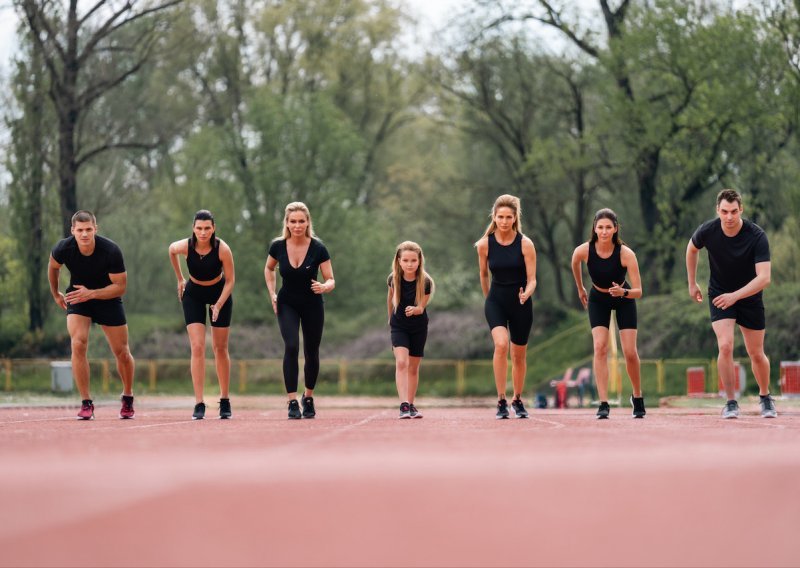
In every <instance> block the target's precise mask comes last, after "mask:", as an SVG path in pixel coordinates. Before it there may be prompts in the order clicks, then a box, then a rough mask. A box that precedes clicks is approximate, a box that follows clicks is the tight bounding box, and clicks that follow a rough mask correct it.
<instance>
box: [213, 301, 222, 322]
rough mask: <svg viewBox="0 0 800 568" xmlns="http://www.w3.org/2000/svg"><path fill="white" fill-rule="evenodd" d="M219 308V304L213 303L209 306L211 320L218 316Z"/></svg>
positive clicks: (215, 319)
mask: <svg viewBox="0 0 800 568" xmlns="http://www.w3.org/2000/svg"><path fill="white" fill-rule="evenodd" d="M219 310H220V307H219V304H214V305H213V306H211V321H217V318H218V317H219Z"/></svg>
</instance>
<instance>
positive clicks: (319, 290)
mask: <svg viewBox="0 0 800 568" xmlns="http://www.w3.org/2000/svg"><path fill="white" fill-rule="evenodd" d="M319 270H320V272H322V279H323V280H325V282H324V283H321V282H317V281H316V280H312V281H311V291H312V292H314V293H315V294H327V293H329V292H333V289H334V288H336V281H335V280H334V279H333V265H331V261H330V260H326V261H325V262H323V263H322V264H320V265H319Z"/></svg>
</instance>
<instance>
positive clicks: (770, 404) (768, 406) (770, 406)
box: [761, 396, 775, 410]
mask: <svg viewBox="0 0 800 568" xmlns="http://www.w3.org/2000/svg"><path fill="white" fill-rule="evenodd" d="M761 404H762V405H763V406H764V410H775V400H774V399H773V398H772V397H771V396H768V397H767V398H762V399H761Z"/></svg>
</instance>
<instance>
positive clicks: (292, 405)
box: [289, 400, 303, 420]
mask: <svg viewBox="0 0 800 568" xmlns="http://www.w3.org/2000/svg"><path fill="white" fill-rule="evenodd" d="M302 416H303V415H302V414H300V403H299V402H297V401H296V400H290V401H289V420H300V418H302Z"/></svg>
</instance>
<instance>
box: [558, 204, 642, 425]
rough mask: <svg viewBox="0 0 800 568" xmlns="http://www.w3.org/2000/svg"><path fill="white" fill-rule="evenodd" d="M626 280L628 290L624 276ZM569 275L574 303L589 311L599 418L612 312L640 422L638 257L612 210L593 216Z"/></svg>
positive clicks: (604, 401)
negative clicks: (625, 240)
mask: <svg viewBox="0 0 800 568" xmlns="http://www.w3.org/2000/svg"><path fill="white" fill-rule="evenodd" d="M581 262H585V263H586V265H587V267H588V269H589V276H590V277H591V279H592V288H591V290H590V291H589V295H588V296H587V294H586V289H585V288H584V287H583V274H582V273H581ZM626 273H627V274H629V275H630V280H631V282H630V284H628V283H627V282H626V281H625V274H626ZM572 275H573V276H574V278H575V285H576V286H577V287H578V297H579V298H580V300H581V304H583V307H584V308H588V310H589V323H590V325H591V326H592V339H593V341H594V376H595V381H596V383H597V392H598V395H599V396H600V407H599V408H598V409H597V418H608V416H609V413H610V411H611V409H610V407H609V405H608V340H609V328H610V325H611V312H612V311H616V313H617V327H619V337H620V343H622V351H623V353H624V355H625V368H626V370H627V371H628V377H630V379H631V385H632V386H633V395H632V396H631V404H632V405H633V417H634V418H644V415H645V408H644V398H643V397H642V381H641V375H640V371H639V353H638V351H637V350H636V333H637V331H636V328H637V320H636V302H635V301H634V300H635V299H636V298H641V297H642V281H641V278H640V276H639V263H638V262H637V261H636V255H635V254H634V253H633V251H632V250H631V249H630V248H629V247H628V246H626V245H625V244H624V243H623V242H622V240H621V239H620V238H619V222H618V221H617V215H616V213H614V212H613V211H612V210H611V209H600V210H599V211H598V212H597V213H595V216H594V223H593V224H592V237H591V239H590V240H589V242H586V243H583V244H581V245H578V247H577V248H576V249H575V252H573V253H572Z"/></svg>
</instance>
